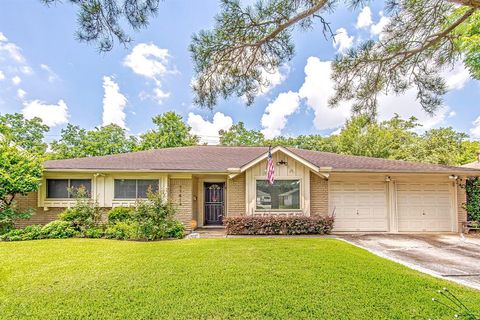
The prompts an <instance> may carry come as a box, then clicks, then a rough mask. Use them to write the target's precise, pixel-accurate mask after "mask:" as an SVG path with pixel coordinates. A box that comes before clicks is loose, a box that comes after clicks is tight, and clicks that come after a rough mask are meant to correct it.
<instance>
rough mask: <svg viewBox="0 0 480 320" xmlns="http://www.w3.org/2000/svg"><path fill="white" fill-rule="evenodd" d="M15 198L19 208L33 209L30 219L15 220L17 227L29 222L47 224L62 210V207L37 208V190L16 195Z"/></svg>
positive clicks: (26, 224) (29, 223)
mask: <svg viewBox="0 0 480 320" xmlns="http://www.w3.org/2000/svg"><path fill="white" fill-rule="evenodd" d="M15 200H16V204H17V208H18V209H19V210H27V209H33V210H34V213H33V215H32V217H31V218H30V219H21V220H17V221H16V222H15V226H16V227H17V228H23V227H25V226H28V225H31V224H42V225H43V224H47V223H49V222H50V221H53V220H55V219H57V216H58V214H59V213H60V212H62V211H63V210H64V208H49V210H48V211H44V210H43V208H39V207H38V196H37V192H31V193H29V194H28V195H26V196H20V195H17V196H16V197H15Z"/></svg>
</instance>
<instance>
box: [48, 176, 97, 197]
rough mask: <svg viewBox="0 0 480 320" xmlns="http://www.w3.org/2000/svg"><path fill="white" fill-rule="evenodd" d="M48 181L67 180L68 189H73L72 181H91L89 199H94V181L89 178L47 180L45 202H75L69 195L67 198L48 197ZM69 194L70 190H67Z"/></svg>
mask: <svg viewBox="0 0 480 320" xmlns="http://www.w3.org/2000/svg"><path fill="white" fill-rule="evenodd" d="M48 180H67V181H68V187H67V188H71V180H89V181H90V191H89V195H88V199H92V198H93V197H92V194H93V179H92V178H90V177H88V178H45V200H46V201H67V200H68V201H75V198H74V197H71V194H70V193H68V197H67V198H50V197H49V196H48ZM67 192H68V190H67Z"/></svg>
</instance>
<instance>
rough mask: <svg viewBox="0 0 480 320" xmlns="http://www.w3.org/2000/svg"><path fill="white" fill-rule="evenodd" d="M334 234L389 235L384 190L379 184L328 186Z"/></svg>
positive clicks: (345, 183) (334, 183)
mask: <svg viewBox="0 0 480 320" xmlns="http://www.w3.org/2000/svg"><path fill="white" fill-rule="evenodd" d="M330 208H331V210H333V209H334V208H335V225H334V231H388V218H387V189H386V184H385V182H383V181H380V182H344V181H342V182H339V181H337V182H335V181H331V182H330Z"/></svg>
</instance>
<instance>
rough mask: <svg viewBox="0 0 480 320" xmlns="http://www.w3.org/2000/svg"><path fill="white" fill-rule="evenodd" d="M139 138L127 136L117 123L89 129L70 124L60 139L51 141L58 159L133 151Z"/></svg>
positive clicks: (53, 155) (54, 154)
mask: <svg viewBox="0 0 480 320" xmlns="http://www.w3.org/2000/svg"><path fill="white" fill-rule="evenodd" d="M136 144H137V140H136V138H135V137H133V136H127V135H126V132H125V129H123V128H121V127H119V126H118V125H115V124H110V125H107V126H103V127H99V128H95V129H93V130H90V131H87V130H85V129H82V128H80V127H79V126H75V125H72V124H68V125H67V127H66V128H64V129H62V131H61V138H60V140H58V141H57V140H55V141H53V142H52V143H51V150H52V154H51V156H52V157H53V158H56V159H67V158H80V157H92V156H105V155H110V154H117V153H125V152H130V151H133V150H134V149H135V147H136Z"/></svg>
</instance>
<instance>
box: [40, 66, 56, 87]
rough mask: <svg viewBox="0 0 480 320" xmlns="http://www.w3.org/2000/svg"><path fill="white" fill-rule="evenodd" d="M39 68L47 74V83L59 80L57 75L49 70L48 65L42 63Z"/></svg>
mask: <svg viewBox="0 0 480 320" xmlns="http://www.w3.org/2000/svg"><path fill="white" fill-rule="evenodd" d="M40 68H41V69H42V70H44V71H45V72H46V73H47V77H48V82H54V81H55V80H57V79H58V78H59V77H58V75H57V74H56V73H55V72H54V71H53V70H52V68H50V66H49V65H47V64H43V63H42V64H41V65H40Z"/></svg>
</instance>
